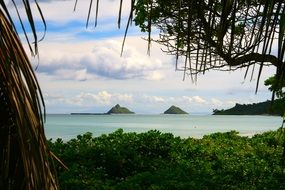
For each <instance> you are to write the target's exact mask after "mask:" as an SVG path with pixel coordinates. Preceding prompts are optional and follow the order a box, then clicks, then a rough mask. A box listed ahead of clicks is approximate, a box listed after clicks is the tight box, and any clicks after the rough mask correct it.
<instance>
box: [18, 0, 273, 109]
mask: <svg viewBox="0 0 285 190" xmlns="http://www.w3.org/2000/svg"><path fill="white" fill-rule="evenodd" d="M124 2H125V6H124V9H123V16H124V18H126V16H127V15H128V11H129V1H124ZM118 3H119V1H118V0H117V1H116V0H105V1H101V4H100V9H99V10H100V12H99V18H98V26H97V28H94V27H93V25H94V17H95V16H94V14H95V13H93V14H92V17H91V23H90V27H88V28H86V27H85V24H86V18H87V11H88V7H89V1H87V0H86V1H79V4H78V7H77V10H76V12H73V6H74V0H62V1H61V0H56V1H55V0H45V1H43V0H42V1H40V5H41V7H42V11H43V14H44V15H45V19H46V22H47V27H48V28H47V34H46V37H45V39H44V40H43V41H42V42H40V44H39V51H40V58H39V67H38V69H37V70H36V75H37V77H38V80H39V82H40V85H41V88H42V91H43V94H44V98H45V103H46V110H47V113H70V112H107V111H108V109H110V107H112V106H114V105H115V104H117V103H118V104H120V105H122V106H126V107H128V108H130V109H131V110H132V111H135V112H136V113H143V114H147V113H155V114H159V113H162V112H163V111H164V110H166V109H167V108H168V107H170V106H171V105H177V106H180V107H181V108H182V109H184V110H186V111H187V112H190V113H197V112H204V113H211V112H212V110H213V109H215V108H218V109H221V108H229V107H232V106H234V105H235V103H237V102H238V103H253V102H259V101H264V100H267V99H270V97H271V94H270V92H269V91H268V90H267V88H266V87H265V86H263V84H262V83H263V82H261V84H260V88H259V92H258V93H257V94H255V85H256V77H257V72H256V73H255V75H254V77H253V81H250V79H249V78H248V79H246V80H244V78H243V76H244V73H245V70H238V71H235V72H217V71H211V72H207V73H206V74H205V75H201V76H199V77H198V81H197V83H196V84H193V83H192V81H191V78H190V77H189V78H188V77H186V79H185V80H184V81H183V72H178V71H175V60H174V57H171V56H167V55H165V54H164V53H163V52H161V50H160V48H161V47H159V46H158V45H157V44H154V43H153V44H152V48H151V56H148V55H147V42H146V41H144V40H143V39H142V37H146V36H145V35H146V34H142V33H140V32H139V29H138V28H136V27H132V28H131V29H130V31H129V36H128V38H127V41H126V46H125V49H124V53H123V56H122V57H121V56H120V50H121V44H122V41H123V34H124V25H125V24H126V20H125V19H124V20H123V21H122V29H121V30H119V29H118V28H117V15H118ZM94 10H95V9H94ZM35 16H36V19H37V20H38V31H39V35H40V34H42V32H41V30H42V25H41V22H40V19H39V16H38V15H35ZM20 34H21V33H20ZM21 35H22V34H21ZM154 37H155V35H154ZM31 59H32V62H33V66H34V67H36V65H37V64H38V60H37V59H33V58H31ZM273 72H274V68H265V69H264V72H263V73H262V77H261V79H262V80H264V79H266V78H268V77H269V76H271V75H272V74H273Z"/></svg>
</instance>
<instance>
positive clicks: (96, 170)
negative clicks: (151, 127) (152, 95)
mask: <svg viewBox="0 0 285 190" xmlns="http://www.w3.org/2000/svg"><path fill="white" fill-rule="evenodd" d="M279 134H280V133H279V132H278V131H277V132H267V133H264V134H261V135H256V136H254V137H252V138H248V137H241V136H239V135H238V133H237V132H235V131H231V132H227V133H215V134H212V135H207V136H204V137H203V139H193V138H187V139H181V138H179V137H174V136H173V135H172V134H169V133H165V134H163V133H160V132H159V131H149V132H146V133H140V134H136V133H124V132H123V130H121V129H120V130H117V131H115V132H114V133H112V134H109V135H102V136H100V137H94V138H93V137H92V134H91V133H86V134H84V135H82V136H81V135H79V136H78V137H77V139H72V140H70V141H68V142H63V141H62V140H60V139H57V140H56V141H54V142H53V141H50V147H51V148H52V150H53V151H54V152H55V153H56V154H57V155H58V156H59V157H60V158H61V159H62V160H63V161H64V162H65V164H66V165H67V166H68V167H69V170H64V169H63V168H62V167H61V166H60V165H58V167H57V170H58V174H59V181H60V186H61V189H126V190H128V189H130V190H131V189H137V190H140V189H141V190H145V189H161V190H162V189H163V190H165V189H171V190H173V189H174V190H175V189H284V188H285V181H284V178H285V173H284V169H283V168H284V167H283V166H282V161H281V156H282V150H283V148H282V146H281V145H282V142H283V139H282V138H283V137H282V136H279Z"/></svg>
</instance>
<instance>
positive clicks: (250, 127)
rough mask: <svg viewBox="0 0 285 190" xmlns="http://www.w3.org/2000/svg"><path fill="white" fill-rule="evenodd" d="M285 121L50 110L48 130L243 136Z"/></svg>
mask: <svg viewBox="0 0 285 190" xmlns="http://www.w3.org/2000/svg"><path fill="white" fill-rule="evenodd" d="M281 124H282V118H281V117H277V116H232V115H231V116H230V115H225V116H221V115H162V114H161V115H137V114H135V115H68V114H48V115H47V116H46V123H45V133H46V136H47V138H48V139H50V138H52V139H57V138H61V139H63V140H69V139H71V138H76V137H77V135H79V134H84V133H86V132H91V133H92V134H93V136H100V135H102V134H109V133H112V132H114V131H116V130H117V129H120V128H122V129H123V130H124V131H125V132H137V133H140V132H146V131H149V130H154V129H156V130H159V131H161V132H167V133H173V134H174V135H175V136H180V137H183V138H187V137H194V138H202V137H203V136H204V135H208V134H211V133H215V132H228V131H231V130H236V131H238V132H239V133H240V135H243V136H252V135H254V134H257V133H262V132H265V131H270V130H276V129H278V128H279V127H280V126H281Z"/></svg>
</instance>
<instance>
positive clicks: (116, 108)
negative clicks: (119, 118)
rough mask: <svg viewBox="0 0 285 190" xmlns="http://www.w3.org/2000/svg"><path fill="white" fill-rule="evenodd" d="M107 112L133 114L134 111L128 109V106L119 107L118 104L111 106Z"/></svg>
mask: <svg viewBox="0 0 285 190" xmlns="http://www.w3.org/2000/svg"><path fill="white" fill-rule="evenodd" d="M107 114H134V112H132V111H130V110H129V109H128V108H125V107H121V106H120V105H119V104H117V105H115V106H114V107H112V108H111V109H110V110H109V111H108V112H107Z"/></svg>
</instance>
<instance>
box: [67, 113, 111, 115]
mask: <svg viewBox="0 0 285 190" xmlns="http://www.w3.org/2000/svg"><path fill="white" fill-rule="evenodd" d="M70 115H111V114H109V113H70Z"/></svg>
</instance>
